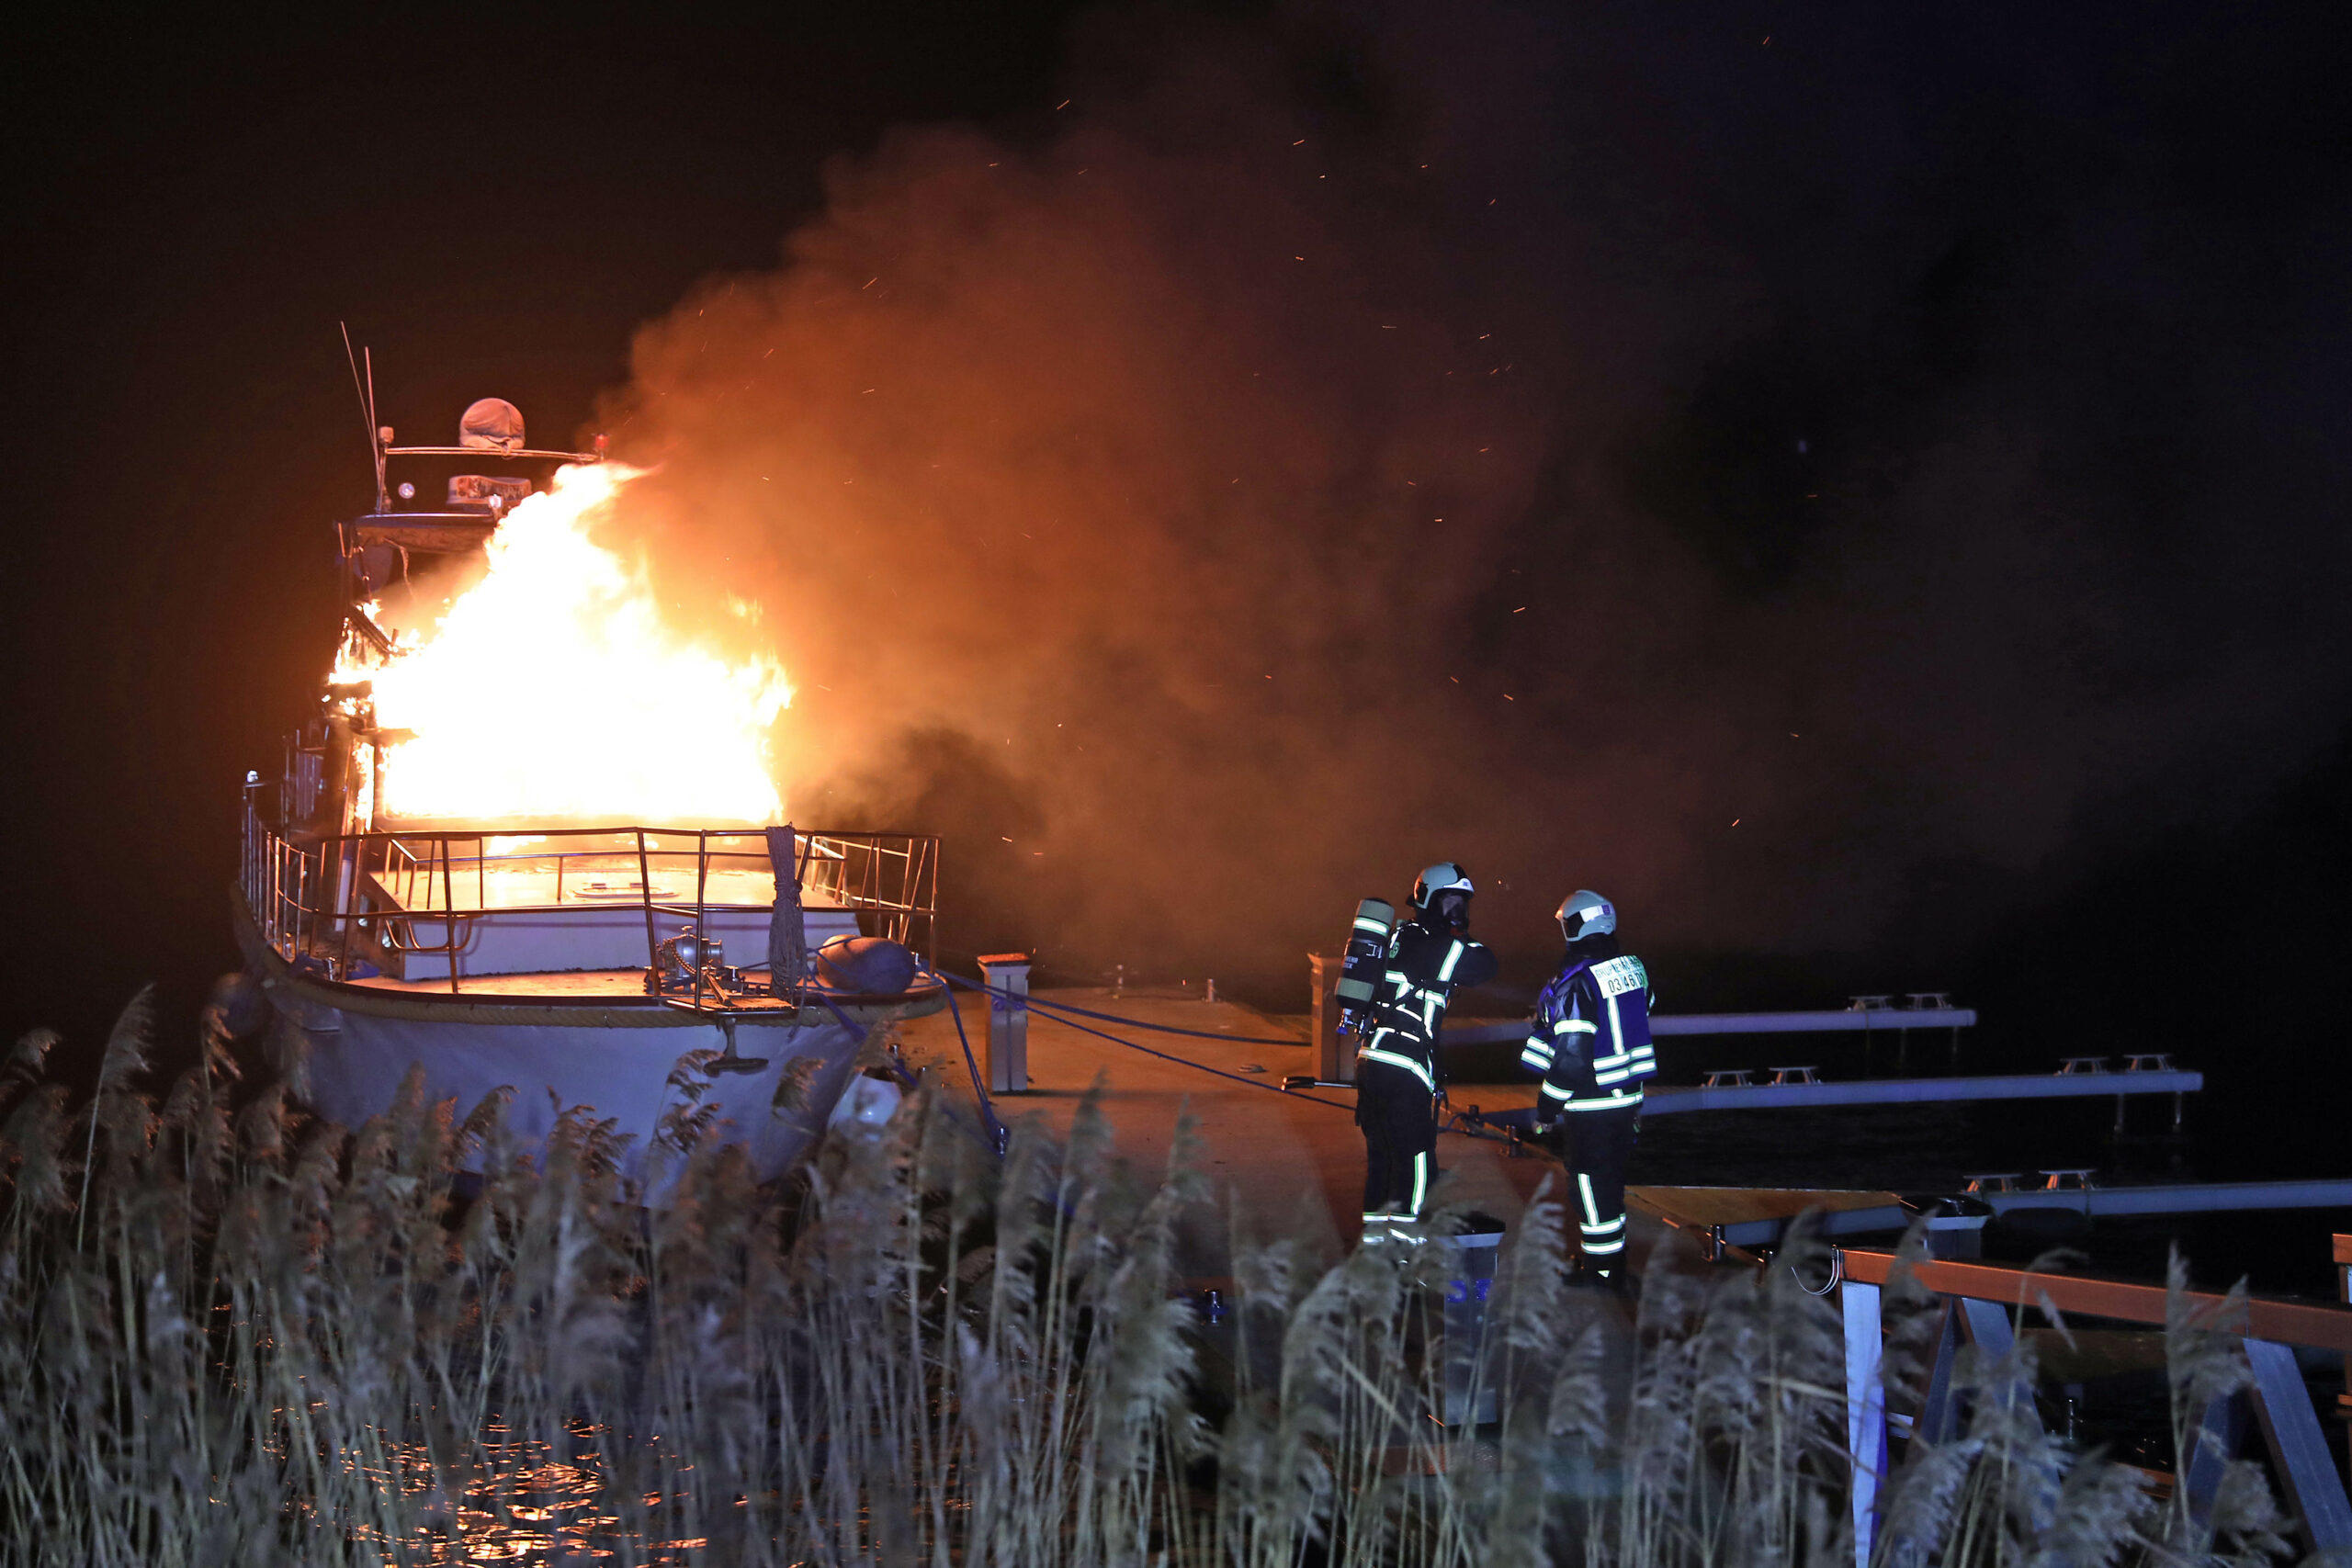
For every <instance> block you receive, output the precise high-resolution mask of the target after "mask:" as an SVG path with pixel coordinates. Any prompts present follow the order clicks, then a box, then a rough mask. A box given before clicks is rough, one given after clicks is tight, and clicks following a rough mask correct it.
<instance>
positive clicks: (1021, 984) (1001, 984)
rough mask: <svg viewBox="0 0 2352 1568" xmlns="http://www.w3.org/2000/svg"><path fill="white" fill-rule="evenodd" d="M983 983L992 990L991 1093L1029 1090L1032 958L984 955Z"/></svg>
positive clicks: (990, 1028)
mask: <svg viewBox="0 0 2352 1568" xmlns="http://www.w3.org/2000/svg"><path fill="white" fill-rule="evenodd" d="M980 981H981V983H982V984H983V985H985V986H987V987H988V988H989V1059H988V1073H989V1093H990V1094H1025V1093H1027V1092H1028V1089H1029V955H1028V954H1027V953H982V954H981V955H980Z"/></svg>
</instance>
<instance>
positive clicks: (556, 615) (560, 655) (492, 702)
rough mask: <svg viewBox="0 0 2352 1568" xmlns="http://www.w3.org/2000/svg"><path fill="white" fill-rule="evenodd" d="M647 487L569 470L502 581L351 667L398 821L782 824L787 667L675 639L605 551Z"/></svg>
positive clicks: (504, 550) (636, 576) (503, 562)
mask: <svg viewBox="0 0 2352 1568" xmlns="http://www.w3.org/2000/svg"><path fill="white" fill-rule="evenodd" d="M637 473H638V470H635V469H632V468H626V467H623V466H622V465H620V464H616V463H600V464H595V465H593V466H589V465H582V466H580V467H575V468H563V469H561V470H560V471H559V472H558V474H557V476H556V480H555V486H554V488H553V489H552V490H551V491H547V492H545V493H542V494H537V495H533V496H531V497H529V498H528V499H526V500H525V501H524V502H521V503H520V504H518V505H517V506H516V507H515V509H514V511H513V512H511V513H508V514H507V516H506V518H505V520H504V522H503V523H502V524H501V525H500V526H499V529H498V532H497V533H496V535H494V536H492V539H491V541H490V546H489V571H488V573H487V574H486V575H485V576H484V577H483V578H482V579H481V581H479V582H477V583H476V584H475V585H474V586H473V587H471V588H470V589H469V590H467V591H466V592H465V593H463V594H462V595H461V596H459V597H458V599H457V600H456V601H455V602H454V603H453V604H450V606H449V608H448V611H447V614H446V615H444V616H443V617H442V618H441V621H440V623H439V625H438V626H435V627H433V628H431V629H430V630H429V631H423V632H420V633H406V634H402V635H401V638H400V641H399V645H398V647H397V649H396V651H395V652H394V653H393V654H392V655H391V656H390V658H389V659H382V660H377V659H373V658H369V659H366V660H361V659H359V658H356V657H355V656H353V655H352V654H351V653H349V652H346V654H345V660H344V661H343V664H342V666H341V667H340V668H338V670H337V671H336V674H337V678H338V679H343V680H363V679H364V680H367V681H369V682H373V684H374V692H375V705H376V719H377V723H378V724H379V726H380V727H382V728H386V729H393V730H403V729H404V730H410V731H413V732H414V739H407V740H402V741H400V742H399V743H397V744H395V745H393V746H391V747H390V749H389V750H387V751H386V753H385V761H384V768H383V773H382V777H381V781H380V783H381V788H382V797H381V799H380V801H379V806H378V809H379V811H380V812H381V813H382V814H384V815H385V816H388V817H390V818H400V819H407V818H470V819H475V820H495V819H505V818H537V819H543V820H550V819H560V820H565V821H579V820H595V821H681V820H689V819H691V820H696V821H707V822H774V821H779V820H781V819H782V817H783V801H782V799H781V797H780V796H779V795H778V794H777V792H776V786H775V776H774V773H773V772H772V770H771V768H770V765H769V758H768V737H769V730H770V728H771V727H772V726H773V725H774V724H775V719H776V716H777V715H778V714H779V713H781V712H782V711H783V710H784V708H785V707H786V706H787V705H789V704H790V703H791V701H792V688H791V686H790V685H789V684H787V683H786V680H785V675H784V669H783V667H782V666H781V665H780V664H778V663H777V662H776V660H775V658H774V657H772V656H770V655H766V654H761V655H759V656H756V657H754V658H752V659H751V660H746V661H744V662H741V663H729V661H728V660H726V659H725V658H723V657H722V656H721V655H719V654H718V653H717V652H715V651H713V650H712V649H709V648H707V647H704V646H698V645H696V644H695V643H694V642H692V641H689V640H687V639H686V638H684V637H681V636H679V635H678V634H677V633H676V632H674V631H673V630H672V629H671V628H670V627H669V626H667V625H665V624H664V622H663V619H662V613H661V609H660V606H659V605H658V604H657V603H656V601H655V599H654V596H653V593H652V591H651V588H650V585H649V584H648V583H647V582H646V581H645V578H644V576H643V574H642V573H641V572H640V571H637V570H631V569H630V568H629V567H628V566H627V565H625V564H624V563H623V561H622V560H621V558H619V557H618V556H616V555H615V554H614V553H613V552H612V551H611V550H608V549H606V548H605V547H603V546H601V545H599V544H597V543H596V542H595V540H594V538H593V537H591V532H592V526H593V525H594V524H596V523H598V522H599V521H601V520H603V519H604V518H605V517H606V516H608V515H609V513H610V511H611V508H612V503H613V501H614V498H615V497H616V496H617V495H618V494H619V493H620V491H621V489H622V487H623V486H625V485H626V484H628V481H629V480H630V479H634V478H635V477H636V475H637Z"/></svg>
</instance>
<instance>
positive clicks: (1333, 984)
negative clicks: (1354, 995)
mask: <svg viewBox="0 0 2352 1568" xmlns="http://www.w3.org/2000/svg"><path fill="white" fill-rule="evenodd" d="M1306 963H1307V968H1308V970H1309V972H1310V973H1311V974H1312V975H1313V976H1314V978H1315V1008H1314V1019H1313V1027H1314V1042H1315V1076H1316V1077H1318V1078H1321V1079H1323V1080H1324V1081H1325V1082H1326V1083H1353V1082H1354V1081H1355V1077H1356V1054H1355V1053H1354V1052H1353V1051H1351V1050H1349V1049H1347V1041H1346V1040H1345V1039H1344V1038H1343V1037H1342V1036H1341V1035H1340V990H1339V987H1340V971H1341V969H1342V967H1343V966H1344V965H1345V964H1346V963H1347V955H1346V954H1345V953H1308V954H1307V955H1306Z"/></svg>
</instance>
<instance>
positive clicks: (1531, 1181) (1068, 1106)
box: [901, 988, 1661, 1275]
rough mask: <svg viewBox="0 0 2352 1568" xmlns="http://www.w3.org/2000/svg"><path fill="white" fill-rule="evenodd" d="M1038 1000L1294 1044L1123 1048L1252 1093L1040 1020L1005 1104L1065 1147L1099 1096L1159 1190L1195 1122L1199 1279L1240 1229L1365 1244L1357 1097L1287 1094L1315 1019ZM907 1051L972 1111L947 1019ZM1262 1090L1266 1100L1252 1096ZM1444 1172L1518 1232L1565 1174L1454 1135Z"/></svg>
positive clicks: (1125, 999) (1526, 1097) (1453, 1193)
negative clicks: (1552, 1182)
mask: <svg viewBox="0 0 2352 1568" xmlns="http://www.w3.org/2000/svg"><path fill="white" fill-rule="evenodd" d="M1037 996H1038V997H1039V998H1041V999H1043V1000H1045V1001H1047V1002H1066V1003H1069V1004H1070V1005H1073V1006H1077V1007H1082V1008H1088V1009H1091V1010H1094V1011H1097V1012H1103V1013H1112V1014H1115V1015H1117V1016H1118V1017H1120V1018H1122V1019H1131V1020H1133V1021H1135V1022H1136V1023H1138V1024H1158V1025H1163V1026H1169V1027H1173V1028H1179V1029H1197V1030H1204V1031H1207V1032H1211V1033H1215V1034H1220V1035H1222V1034H1231V1035H1236V1036H1242V1037H1250V1038H1254V1039H1279V1040H1283V1041H1287V1042H1289V1043H1287V1044H1254V1043H1252V1044H1244V1043H1238V1042H1234V1041H1227V1040H1223V1039H1202V1038H1196V1037H1193V1036H1188V1035H1179V1034H1162V1033H1154V1032H1145V1031H1142V1030H1140V1029H1138V1030H1134V1031H1130V1032H1126V1034H1125V1038H1128V1039H1131V1040H1133V1041H1135V1042H1136V1043H1138V1044H1143V1045H1148V1046H1149V1047H1151V1048H1152V1049H1153V1050H1155V1051H1164V1052H1166V1053H1168V1054H1169V1055H1171V1056H1178V1057H1181V1058H1182V1059H1183V1060H1184V1061H1186V1062H1193V1063H1197V1064H1199V1065H1200V1066H1206V1067H1214V1068H1216V1069H1218V1070H1219V1071H1222V1072H1226V1073H1230V1074H1233V1075H1235V1077H1238V1078H1241V1079H1245V1080H1248V1081H1245V1082H1236V1081H1234V1079H1233V1078H1222V1077H1213V1076H1211V1075H1210V1074H1208V1073H1204V1072H1195V1071H1193V1070H1191V1069H1190V1068H1188V1067H1186V1066H1182V1065H1180V1064H1179V1063H1177V1062H1170V1061H1164V1060H1161V1059H1159V1058H1158V1057H1155V1056H1149V1055H1144V1054H1142V1053H1140V1052H1137V1051H1131V1050H1128V1049H1125V1047H1123V1046H1120V1045H1118V1044H1114V1043H1112V1042H1111V1041H1108V1040H1104V1039H1102V1038H1099V1037H1098V1036H1095V1035H1092V1034H1088V1033H1085V1032H1081V1031H1080V1030H1079V1029H1077V1028H1074V1027H1072V1026H1071V1023H1070V1022H1069V1021H1064V1020H1060V1019H1057V1018H1056V1017H1054V1016H1053V1015H1052V1014H1051V1013H1050V1012H1048V1011H1047V1010H1045V1009H1043V1008H1035V1009H1032V1010H1030V1012H1029V1015H1028V1018H1029V1026H1028V1027H1029V1043H1028V1068H1029V1081H1030V1086H1031V1087H1030V1088H1029V1089H1028V1091H1027V1092H1025V1093H1022V1094H1009V1095H1004V1096H1001V1097H1000V1098H999V1099H998V1100H997V1113H998V1115H999V1116H1001V1118H1003V1120H1004V1121H1005V1122H1006V1123H1007V1124H1008V1125H1018V1124H1020V1123H1021V1122H1023V1120H1024V1119H1031V1118H1034V1119H1035V1120H1036V1121H1037V1122H1041V1123H1042V1124H1043V1125H1044V1126H1045V1128H1046V1130H1048V1131H1050V1132H1051V1133H1052V1134H1054V1135H1055V1136H1057V1137H1061V1136H1066V1135H1067V1134H1068V1133H1069V1123H1070V1118H1071V1116H1072V1114H1073V1113H1074V1112H1075V1111H1076V1110H1077V1108H1078V1105H1079V1102H1080V1100H1081V1099H1082V1098H1083V1097H1084V1096H1085V1094H1086V1092H1087V1090H1088V1089H1089V1088H1090V1087H1092V1086H1094V1085H1095V1084H1097V1083H1098V1082H1099V1083H1100V1084H1101V1085H1102V1089H1103V1100H1102V1104H1103V1113H1104V1114H1105V1115H1106V1116H1107V1117H1108V1118H1109V1119H1110V1122H1111V1125H1112V1129H1113V1132H1114V1147H1115V1148H1116V1151H1117V1154H1118V1156H1119V1157H1120V1158H1122V1159H1124V1160H1125V1161H1126V1162H1127V1164H1128V1165H1129V1166H1130V1167H1131V1168H1134V1169H1135V1170H1136V1173H1137V1174H1138V1175H1141V1176H1153V1175H1156V1174H1157V1173H1158V1172H1159V1171H1160V1170H1162V1169H1164V1168H1166V1165H1167V1161H1168V1153H1169V1148H1170V1144H1171V1143H1172V1141H1173V1139H1174V1136H1175V1130H1176V1122H1177V1119H1178V1118H1179V1117H1180V1116H1181V1115H1182V1114H1184V1113H1185V1112H1186V1111H1190V1113H1191V1114H1192V1115H1193V1118H1194V1119H1195V1122H1196V1123H1197V1127H1198V1132H1199V1136H1200V1138H1201V1140H1202V1160H1201V1163H1202V1167H1203V1168H1204V1172H1205V1174H1206V1175H1207V1176H1208V1178H1209V1179H1210V1181H1211V1183H1212V1185H1213V1188H1214V1190H1216V1194H1217V1198H1218V1201H1219V1203H1220V1205H1221V1206H1222V1207H1223V1208H1224V1210H1225V1213H1224V1214H1223V1215H1220V1216H1202V1218H1201V1221H1200V1223H1198V1224H1196V1225H1195V1226H1194V1233H1195V1234H1193V1235H1188V1241H1190V1242H1191V1243H1192V1244H1193V1247H1196V1248H1197V1250H1198V1251H1199V1253H1200V1257H1199V1258H1197V1259H1196V1260H1194V1262H1193V1268H1194V1270H1195V1271H1196V1272H1198V1273H1200V1274H1203V1275H1218V1274H1224V1273H1227V1272H1229V1269H1230V1255H1229V1241H1228V1239H1227V1238H1228V1235H1229V1233H1230V1230H1231V1228H1232V1224H1234V1223H1238V1224H1239V1225H1240V1226H1241V1227H1242V1233H1243V1234H1244V1235H1249V1236H1252V1237H1258V1238H1265V1237H1272V1236H1275V1235H1298V1236H1303V1237H1306V1238H1307V1239H1310V1240H1312V1241H1313V1242H1314V1243H1316V1244H1317V1246H1318V1247H1322V1248H1324V1249H1326V1250H1327V1252H1328V1254H1329V1256H1337V1255H1338V1254H1339V1252H1340V1251H1341V1250H1343V1249H1345V1248H1347V1247H1353V1246H1354V1245H1355V1242H1356V1238H1357V1236H1358V1235H1359V1233H1360V1229H1361V1224H1362V1215H1363V1135H1362V1134H1359V1133H1358V1132H1357V1131H1356V1125H1355V1118H1354V1114H1353V1113H1354V1110H1355V1098H1354V1096H1353V1095H1352V1094H1351V1093H1350V1092H1348V1091H1347V1090H1344V1089H1322V1090H1317V1091H1314V1092H1313V1093H1312V1094H1311V1095H1310V1094H1307V1093H1298V1092H1294V1093H1283V1092H1282V1080H1283V1076H1284V1075H1285V1074H1290V1073H1299V1072H1303V1071H1306V1070H1307V1068H1308V1066H1309V1063H1308V1061H1307V1056H1308V1043H1307V1026H1306V1020H1305V1019H1303V1018H1282V1017H1277V1016H1272V1015H1269V1014H1266V1013H1261V1012H1259V1011H1258V1010H1255V1009H1252V1008H1249V1007H1245V1006H1242V1005H1241V1004H1239V1003H1237V1002H1229V1001H1218V1002H1207V1001H1202V1000H1199V999H1197V998H1184V997H1182V996H1181V995H1177V994H1173V993H1170V992H1168V991H1165V990H1154V991H1148V992H1147V991H1138V990H1133V989H1131V990H1128V991H1127V992H1125V994H1124V995H1114V993H1113V992H1112V991H1110V990H1109V989H1107V988H1083V989H1069V990H1048V991H1040V992H1038V993H1037ZM957 1001H958V1005H959V1007H960V1008H961V1010H962V1014H963V1021H964V1026H965V1028H966V1029H967V1031H969V1032H970V1033H971V1037H972V1049H973V1051H974V1053H975V1054H976V1055H978V1054H979V1053H981V1052H983V1051H985V1049H986V1043H987V1032H988V1003H987V1000H986V998H975V997H974V996H972V995H971V994H970V993H968V992H967V993H964V994H962V995H960V996H959V997H958V998H957ZM1078 1022H1080V1023H1084V1024H1086V1025H1088V1026H1089V1027H1091V1028H1096V1029H1100V1030H1102V1031H1103V1032H1107V1033H1111V1034H1119V1033H1121V1030H1120V1028H1119V1026H1118V1024H1116V1023H1111V1022H1103V1021H1096V1020H1092V1019H1080V1020H1078ZM901 1039H902V1041H903V1043H904V1048H905V1051H906V1054H907V1058H908V1061H909V1064H910V1066H916V1067H924V1066H929V1067H933V1068H935V1069H936V1070H937V1071H938V1073H939V1076H940V1080H941V1081H942V1082H943V1083H944V1085H946V1086H947V1088H948V1089H949V1090H950V1091H951V1092H953V1093H955V1094H956V1095H957V1096H959V1097H960V1098H962V1099H964V1100H967V1101H968V1100H970V1098H971V1094H972V1087H971V1080H970V1077H969V1075H968V1074H967V1072H966V1070H965V1066H964V1058H963V1048H962V1046H961V1045H960V1044H959V1043H957V1040H956V1022H955V1020H954V1018H953V1017H952V1016H950V1015H948V1014H945V1013H942V1014H938V1015H934V1016H933V1017H930V1018H922V1019H916V1020H913V1021H910V1022H908V1023H906V1024H904V1025H903V1026H902V1033H901ZM1260 1083H1262V1084H1263V1085H1264V1088H1262V1089H1261V1088H1259V1087H1257V1085H1259V1084H1260ZM1465 1097H1467V1098H1473V1099H1476V1100H1480V1101H1482V1102H1483V1103H1485V1104H1487V1106H1488V1107H1489V1108H1495V1107H1498V1106H1499V1105H1503V1104H1532V1102H1533V1099H1534V1087H1533V1085H1532V1083H1531V1084H1529V1085H1528V1086H1526V1088H1525V1089H1524V1091H1523V1092H1520V1091H1518V1090H1517V1089H1516V1086H1510V1085H1505V1086H1496V1085H1491V1084H1479V1085H1476V1086H1466V1087H1464V1089H1459V1090H1457V1091H1456V1093H1455V1096H1454V1098H1455V1099H1456V1100H1461V1099H1464V1098H1465ZM1437 1164H1438V1168H1439V1170H1440V1172H1441V1173H1442V1174H1441V1185H1440V1188H1439V1196H1440V1197H1441V1199H1442V1200H1443V1201H1455V1202H1461V1203H1464V1204H1466V1205H1468V1206H1470V1207H1473V1208H1476V1209H1478V1210H1481V1211H1483V1212H1485V1213H1489V1214H1492V1215H1493V1216H1495V1217H1496V1218H1497V1219H1499V1220H1501V1221H1503V1222H1504V1224H1506V1225H1508V1226H1510V1227H1511V1228H1512V1229H1514V1230H1515V1229H1516V1228H1517V1227H1518V1224H1519V1222H1520V1220H1521V1216H1522V1214H1523V1213H1524V1212H1525V1209H1526V1205H1527V1201H1528V1199H1529V1198H1530V1197H1532V1195H1533V1193H1534V1192H1535V1190H1536V1188H1537V1187H1538V1185H1539V1184H1540V1183H1541V1182H1542V1181H1543V1179H1544V1176H1545V1175H1546V1174H1547V1173H1548V1174H1553V1175H1555V1176H1556V1174H1557V1172H1558V1171H1559V1165H1558V1164H1557V1163H1556V1162H1555V1161H1554V1160H1552V1159H1550V1158H1548V1157H1545V1156H1543V1155H1541V1154H1538V1153H1535V1152H1533V1151H1529V1152H1527V1153H1525V1154H1523V1155H1521V1156H1520V1157H1517V1158H1514V1157H1512V1156H1511V1155H1510V1149H1509V1147H1508V1146H1507V1145H1503V1144H1500V1143H1495V1142H1488V1141H1485V1140H1481V1139H1477V1138H1472V1137H1466V1136H1463V1135H1460V1134H1450V1133H1449V1134H1441V1135H1440V1137H1439V1139H1438V1152H1437ZM1660 1228H1661V1227H1660V1226H1659V1225H1658V1224H1657V1222H1655V1221H1654V1220H1645V1219H1644V1218H1643V1217H1642V1216H1640V1215H1638V1214H1637V1215H1636V1216H1635V1217H1634V1226H1633V1231H1634V1235H1633V1239H1632V1242H1631V1244H1630V1251H1631V1253H1632V1255H1633V1258H1634V1263H1635V1266H1636V1267H1639V1266H1640V1264H1641V1261H1642V1259H1643V1258H1645V1257H1646V1255H1647V1252H1648V1249H1649V1246H1650V1244H1651V1243H1652V1242H1653V1241H1654V1240H1655V1239H1656V1237H1657V1235H1659V1233H1660ZM1570 1234H1571V1235H1573V1234H1574V1232H1573V1231H1571V1232H1570Z"/></svg>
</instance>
